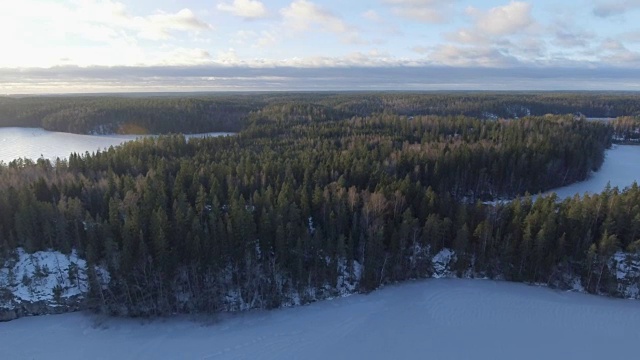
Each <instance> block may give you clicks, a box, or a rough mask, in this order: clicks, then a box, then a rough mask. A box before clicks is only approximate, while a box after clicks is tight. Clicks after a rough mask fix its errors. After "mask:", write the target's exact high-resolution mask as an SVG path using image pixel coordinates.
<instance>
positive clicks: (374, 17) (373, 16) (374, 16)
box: [362, 10, 382, 22]
mask: <svg viewBox="0 0 640 360" xmlns="http://www.w3.org/2000/svg"><path fill="white" fill-rule="evenodd" d="M362 17H363V18H365V19H367V20H369V21H373V22H381V21H382V17H381V16H380V14H378V12H377V11H375V10H367V11H365V12H363V13H362Z"/></svg>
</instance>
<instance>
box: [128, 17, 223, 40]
mask: <svg viewBox="0 0 640 360" xmlns="http://www.w3.org/2000/svg"><path fill="white" fill-rule="evenodd" d="M128 22H129V24H126V25H125V26H129V27H132V28H137V29H139V32H138V36H140V37H142V38H145V39H150V40H162V39H168V38H170V37H171V32H173V31H202V30H209V29H210V28H211V26H210V25H209V24H207V23H206V22H204V21H201V20H200V19H198V18H197V17H196V15H195V14H194V13H193V12H192V11H191V10H189V9H182V10H180V11H178V12H177V13H175V14H171V13H165V12H158V13H156V14H153V15H149V16H146V17H133V18H128Z"/></svg>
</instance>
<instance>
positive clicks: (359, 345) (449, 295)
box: [0, 279, 640, 360]
mask: <svg viewBox="0 0 640 360" xmlns="http://www.w3.org/2000/svg"><path fill="white" fill-rule="evenodd" d="M639 343H640V302H638V301H636V300H620V299H610V298H605V297H598V296H591V295H584V294H578V293H570V292H561V291H557V290H551V289H548V288H544V287H534V286H528V285H523V284H515V283H507V282H495V281H489V280H460V279H431V280H422V281H414V282H408V283H404V284H402V285H397V286H388V287H386V288H384V289H382V290H379V291H376V292H373V293H371V294H368V295H353V296H350V297H346V298H339V299H334V300H330V301H322V302H318V303H315V304H311V305H308V306H301V307H296V308H290V309H280V310H274V311H252V312H247V313H242V314H237V315H225V316H220V317H219V318H217V319H213V318H206V317H205V318H204V319H195V318H185V317H181V318H171V319H163V320H153V321H146V320H136V319H133V320H132V319H97V318H96V317H95V316H94V315H88V314H82V313H71V314H63V315H51V316H39V317H31V318H21V319H18V320H15V321H11V322H7V323H0V359H65V360H71V359H439V360H444V359H494V360H495V359H636V358H638V354H639V351H640V350H639V347H638V344H639Z"/></svg>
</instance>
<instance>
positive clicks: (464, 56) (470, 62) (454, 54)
mask: <svg viewBox="0 0 640 360" xmlns="http://www.w3.org/2000/svg"><path fill="white" fill-rule="evenodd" d="M418 50H419V49H418ZM429 59H430V60H431V61H432V62H433V63H435V64H438V65H447V66H481V67H505V66H507V67H508V66H514V65H518V64H520V62H519V61H518V60H517V59H516V58H515V57H513V56H511V55H508V54H505V53H503V52H502V51H500V50H498V49H496V48H486V47H477V46H473V47H469V46H454V45H439V46H436V47H435V48H434V49H433V50H432V51H431V52H430V53H429Z"/></svg>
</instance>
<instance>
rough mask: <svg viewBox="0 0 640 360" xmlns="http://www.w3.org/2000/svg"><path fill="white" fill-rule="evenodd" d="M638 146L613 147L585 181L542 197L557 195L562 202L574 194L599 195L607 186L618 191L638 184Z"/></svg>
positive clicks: (548, 192)
mask: <svg viewBox="0 0 640 360" xmlns="http://www.w3.org/2000/svg"><path fill="white" fill-rule="evenodd" d="M638 160H640V146H636V145H613V147H612V148H611V149H609V150H607V151H606V152H605V160H604V164H602V167H601V168H600V170H598V171H597V172H595V173H593V174H592V175H591V177H589V178H588V179H587V180H585V181H581V182H578V183H575V184H571V185H568V186H563V187H561V188H557V189H552V190H549V191H547V192H546V193H544V194H543V196H544V195H548V194H551V193H554V192H555V193H556V194H558V199H560V200H562V199H565V198H568V197H573V196H574V195H575V194H579V195H583V194H584V193H585V192H588V193H591V194H594V193H600V192H602V190H604V188H605V187H606V186H607V183H609V184H610V185H611V187H612V188H613V187H616V186H617V187H618V188H620V190H622V189H624V188H625V187H627V186H631V185H632V184H633V182H634V181H635V182H639V183H640V161H638Z"/></svg>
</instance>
